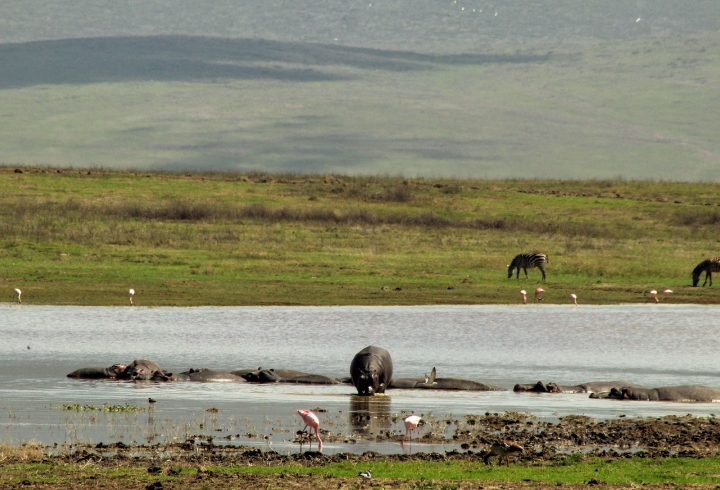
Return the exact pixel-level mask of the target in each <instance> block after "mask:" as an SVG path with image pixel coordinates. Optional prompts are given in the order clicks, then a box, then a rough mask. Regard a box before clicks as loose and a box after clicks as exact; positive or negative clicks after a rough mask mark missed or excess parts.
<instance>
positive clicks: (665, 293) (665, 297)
mask: <svg viewBox="0 0 720 490" xmlns="http://www.w3.org/2000/svg"><path fill="white" fill-rule="evenodd" d="M671 294H672V289H666V290H665V291H663V299H667V297H668V296H670V295H671Z"/></svg>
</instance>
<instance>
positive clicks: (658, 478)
mask: <svg viewBox="0 0 720 490" xmlns="http://www.w3.org/2000/svg"><path fill="white" fill-rule="evenodd" d="M719 464H720V460H719V459H718V458H717V457H709V458H702V459H692V458H666V459H663V460H651V459H641V458H632V459H615V460H608V459H598V458H582V457H579V458H578V457H575V456H570V457H567V458H564V459H559V460H557V461H553V462H550V463H540V464H513V465H511V467H509V468H505V467H503V466H486V465H484V464H482V461H481V460H478V461H471V460H464V461H446V462H428V461H405V462H399V461H383V462H367V463H357V462H355V463H327V464H324V465H321V466H303V465H299V464H283V465H269V466H263V465H248V466H236V467H232V466H231V467H225V466H222V467H218V466H202V467H201V469H199V468H200V467H198V466H194V467H182V466H176V467H166V468H164V469H163V468H161V467H157V468H156V469H155V470H154V471H153V472H152V473H150V472H149V471H148V466H147V463H145V464H144V465H143V464H142V463H140V464H138V465H136V467H129V468H128V467H102V466H94V465H90V466H88V464H84V465H69V464H55V463H48V462H45V463H30V462H27V463H15V464H5V465H2V466H0V476H2V479H3V480H4V481H6V482H8V483H11V482H12V483H15V484H19V483H24V485H32V484H33V483H35V484H43V485H45V486H46V487H47V488H56V487H58V486H60V485H67V486H73V487H74V488H75V487H77V488H90V487H93V488H94V487H95V486H97V485H98V484H103V485H113V484H114V485H117V484H118V483H121V484H123V485H126V486H124V487H123V488H130V487H132V488H142V485H147V484H150V483H152V482H155V481H159V482H162V483H164V484H165V485H173V484H175V485H177V484H182V485H193V486H194V487H195V486H197V488H246V487H244V486H243V484H242V482H238V481H237V480H233V479H231V478H233V476H234V477H236V478H237V477H240V476H243V475H244V476H245V477H247V476H249V475H264V476H276V477H277V476H279V477H280V479H275V480H272V481H271V485H270V486H269V488H299V487H302V486H304V487H305V488H311V487H312V488H320V487H322V488H348V487H345V486H344V485H346V484H348V483H351V482H353V481H354V482H355V484H356V486H355V488H360V487H361V485H359V482H358V480H359V479H358V478H357V475H358V472H360V471H366V470H368V469H369V470H371V471H372V474H373V482H372V484H370V485H366V486H365V488H369V487H373V488H385V487H384V485H389V486H390V487H391V488H409V489H416V490H418V489H425V490H431V489H437V490H440V489H447V490H450V489H457V488H476V487H475V486H467V485H465V484H468V483H474V484H475V485H477V484H478V483H484V484H495V485H512V484H513V483H514V484H518V485H520V486H521V488H538V487H539V486H538V485H540V486H541V485H558V486H559V485H570V486H573V487H574V486H575V485H582V484H587V483H588V482H591V481H592V482H594V484H595V485H603V487H602V488H613V487H615V486H622V487H625V488H632V487H635V486H637V485H651V486H653V485H659V484H665V485H692V487H693V488H713V485H716V484H717V482H718V473H717V469H718V465H719ZM308 475H311V476H314V477H320V478H322V479H323V480H324V482H323V480H319V482H321V483H320V484H318V480H315V479H312V480H308V479H307V478H306V479H303V476H308ZM196 478H200V479H201V481H199V482H198V481H197V480H196ZM298 479H300V481H298ZM203 480H204V481H203ZM246 481H247V480H246ZM250 481H252V480H250ZM265 484H266V485H267V482H266V483H265ZM314 484H318V485H317V486H315V485H314ZM351 484H352V483H351ZM201 485H204V486H201ZM238 485H239V486H238ZM606 485H609V487H607V486H606ZM248 486H249V485H248ZM172 488H176V487H175V486H173V487H172ZM183 488H185V487H183ZM252 488H268V487H266V486H263V487H260V486H253V487H252ZM349 488H352V486H351V487H349ZM510 488H512V487H510ZM664 488H666V487H664Z"/></svg>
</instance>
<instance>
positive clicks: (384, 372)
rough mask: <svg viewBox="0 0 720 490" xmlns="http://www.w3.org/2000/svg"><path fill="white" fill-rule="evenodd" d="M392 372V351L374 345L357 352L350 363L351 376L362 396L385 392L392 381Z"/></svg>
mask: <svg viewBox="0 0 720 490" xmlns="http://www.w3.org/2000/svg"><path fill="white" fill-rule="evenodd" d="M392 373H393V364H392V359H391V358H390V353H389V352H388V351H386V350H385V349H383V348H381V347H375V346H374V345H369V346H367V347H365V348H364V349H363V350H361V351H360V352H358V353H357V354H355V357H353V360H352V362H351V363H350V377H351V378H352V381H353V385H355V388H356V389H357V392H358V395H361V396H369V395H374V394H376V393H385V388H387V387H388V385H389V384H390V381H392Z"/></svg>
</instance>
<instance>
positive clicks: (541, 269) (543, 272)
mask: <svg viewBox="0 0 720 490" xmlns="http://www.w3.org/2000/svg"><path fill="white" fill-rule="evenodd" d="M539 269H540V272H542V276H543V282H545V269H543V268H542V267H540V268H539Z"/></svg>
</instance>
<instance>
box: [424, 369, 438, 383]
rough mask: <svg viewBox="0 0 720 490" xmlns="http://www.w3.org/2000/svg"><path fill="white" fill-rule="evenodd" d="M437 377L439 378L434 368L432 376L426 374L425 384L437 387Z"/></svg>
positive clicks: (431, 372)
mask: <svg viewBox="0 0 720 490" xmlns="http://www.w3.org/2000/svg"><path fill="white" fill-rule="evenodd" d="M435 376H437V371H436V370H435V366H433V368H432V371H430V376H428V375H427V374H425V383H424V384H426V385H436V384H437V381H435Z"/></svg>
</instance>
